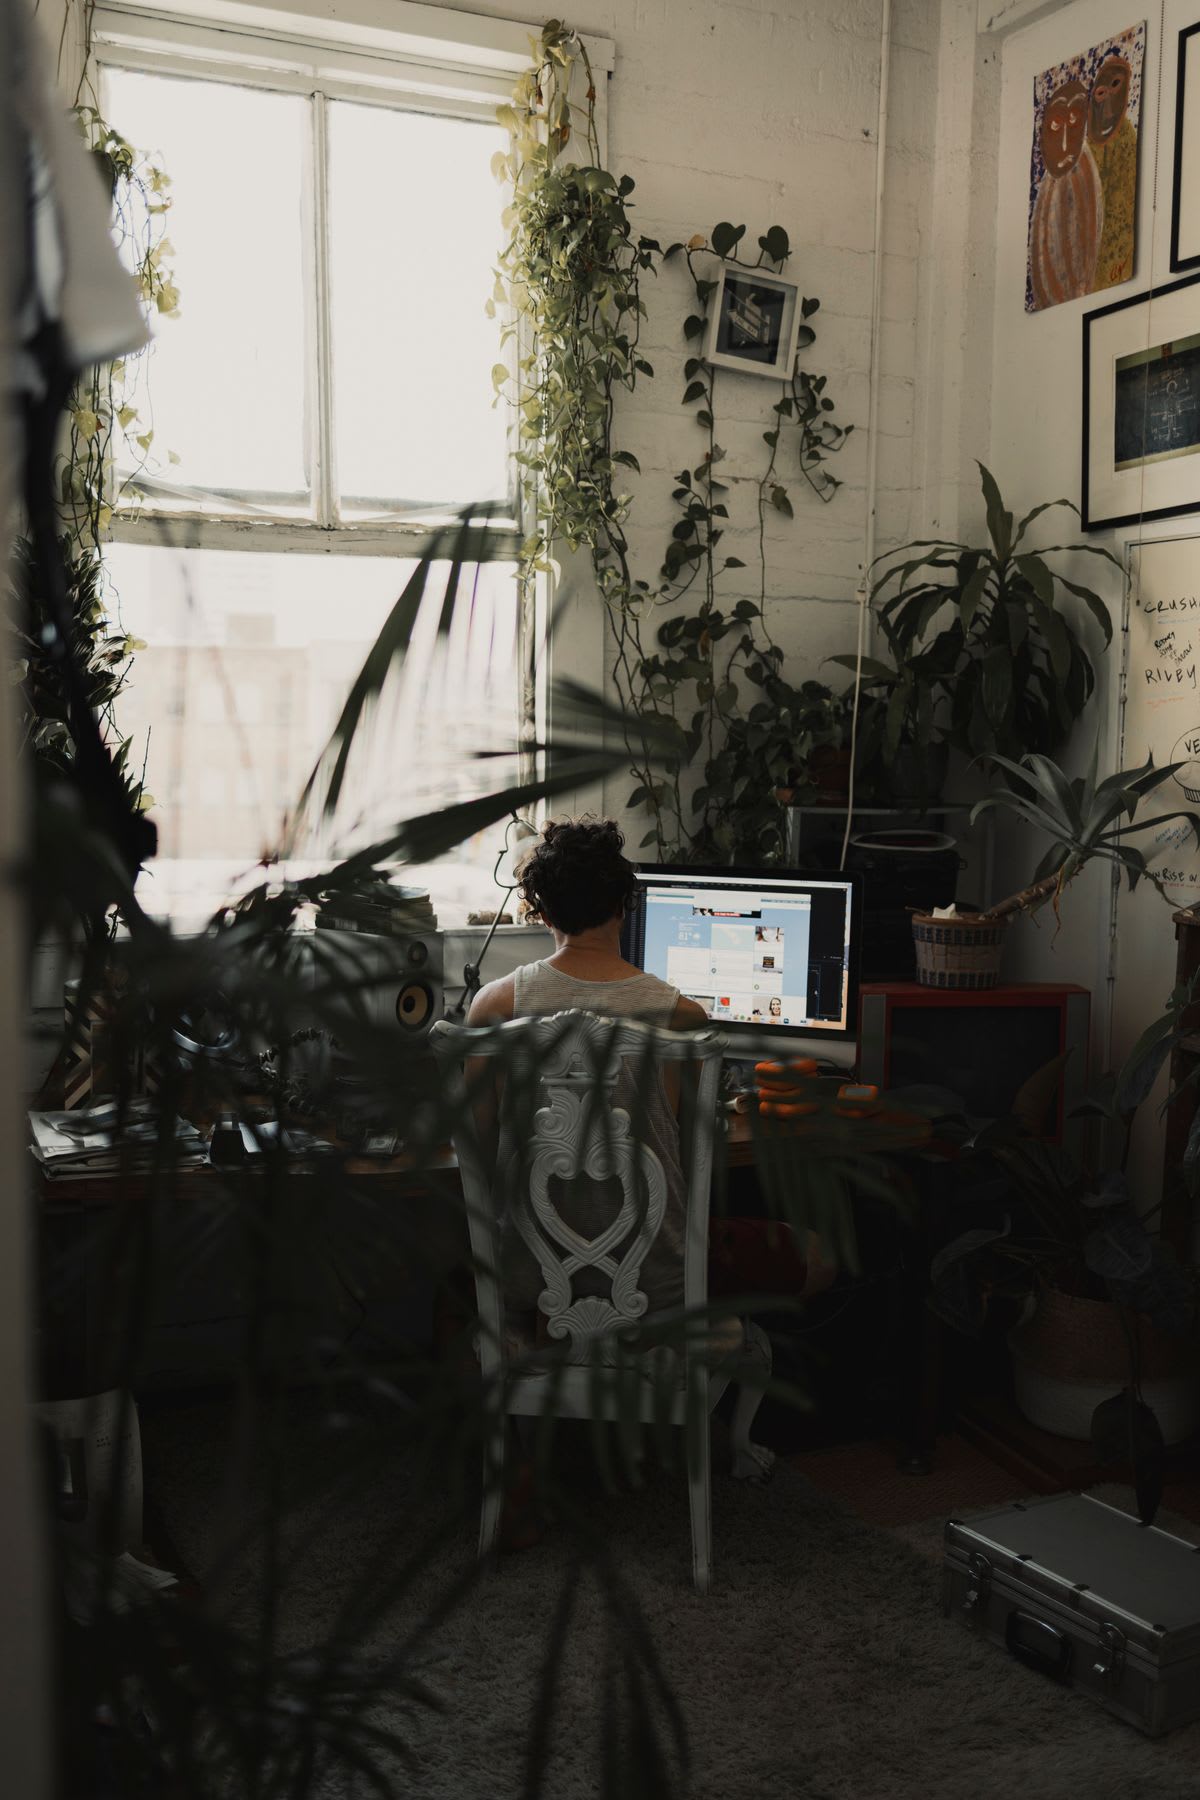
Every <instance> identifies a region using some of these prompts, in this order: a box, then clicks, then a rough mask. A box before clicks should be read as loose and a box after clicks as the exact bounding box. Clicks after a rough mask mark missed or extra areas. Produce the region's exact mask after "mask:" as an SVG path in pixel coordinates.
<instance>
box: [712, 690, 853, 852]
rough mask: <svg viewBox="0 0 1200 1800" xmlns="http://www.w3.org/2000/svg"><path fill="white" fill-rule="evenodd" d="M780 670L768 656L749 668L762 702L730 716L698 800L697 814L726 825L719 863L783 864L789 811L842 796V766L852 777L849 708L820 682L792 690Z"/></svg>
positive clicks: (718, 840) (717, 845) (717, 846)
mask: <svg viewBox="0 0 1200 1800" xmlns="http://www.w3.org/2000/svg"><path fill="white" fill-rule="evenodd" d="M778 666H779V665H778V659H776V658H774V657H768V656H761V657H753V658H752V659H751V660H749V661H748V662H747V663H746V665H745V675H746V679H747V680H748V682H749V683H750V684H751V686H752V688H757V689H758V690H759V691H760V694H761V698H760V699H758V700H755V701H753V702H752V703H751V705H750V706H749V707H748V708H747V709H746V710H745V711H744V712H742V713H734V714H732V716H731V717H730V718H729V721H728V724H727V727H726V733H725V741H724V743H723V745H722V746H721V748H720V749H719V750H718V751H717V753H716V755H715V756H713V757H710V759H709V761H708V763H707V764H706V766H705V772H704V773H705V786H704V787H703V788H702V789H700V790H698V792H697V794H696V796H695V799H694V804H695V806H696V808H697V810H699V809H700V808H701V807H707V808H709V809H712V811H713V812H714V813H715V816H716V818H717V819H718V820H719V821H720V822H721V825H722V827H723V830H722V834H721V835H720V836H717V835H716V834H715V833H714V842H713V846H712V852H711V854H712V855H713V856H716V857H718V858H720V859H727V860H729V861H733V862H749V863H762V864H768V863H779V862H782V861H784V860H785V859H786V856H787V811H786V809H787V807H788V805H790V804H801V803H810V804H811V803H812V802H814V801H817V800H818V799H820V798H821V797H822V796H823V795H828V794H829V793H830V791H831V788H832V790H833V791H834V794H835V797H836V789H837V783H838V777H839V773H840V772H841V764H844V770H845V774H846V776H847V778H848V775H849V758H848V756H845V754H844V751H845V743H846V709H845V705H844V702H843V701H842V700H840V699H839V698H837V697H836V696H835V695H834V694H833V693H832V691H831V690H830V689H829V688H827V687H825V686H823V685H822V683H821V682H819V681H805V682H802V683H801V684H800V686H799V687H798V688H795V687H792V685H791V684H790V682H788V681H786V680H785V679H784V677H783V676H782V675H781V674H779V673H778ZM839 759H840V762H839ZM843 791H844V788H843ZM701 860H706V858H701Z"/></svg>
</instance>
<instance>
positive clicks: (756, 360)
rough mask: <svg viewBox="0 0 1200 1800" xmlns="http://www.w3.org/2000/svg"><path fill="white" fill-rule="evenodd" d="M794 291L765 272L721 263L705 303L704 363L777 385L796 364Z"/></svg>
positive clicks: (796, 297) (792, 285)
mask: <svg viewBox="0 0 1200 1800" xmlns="http://www.w3.org/2000/svg"><path fill="white" fill-rule="evenodd" d="M799 330H800V290H799V288H798V287H796V285H795V283H794V282H791V281H784V280H783V279H782V277H781V276H779V275H769V274H768V273H767V272H766V270H765V269H749V268H743V267H741V266H739V265H738V264H737V263H726V264H725V266H724V268H723V269H722V270H721V275H720V278H719V280H718V282H717V285H716V287H715V289H714V290H713V293H712V295H711V296H710V302H709V314H708V334H707V336H706V338H705V342H704V360H705V362H707V363H708V364H710V366H712V367H713V368H718V369H738V370H740V371H741V373H742V374H743V375H769V376H770V377H771V378H772V379H773V380H775V381H783V380H786V378H787V377H788V376H789V375H790V374H791V372H792V366H793V364H794V363H795V360H796V342H797V337H798V334H799Z"/></svg>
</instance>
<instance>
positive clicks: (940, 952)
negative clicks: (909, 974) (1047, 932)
mask: <svg viewBox="0 0 1200 1800" xmlns="http://www.w3.org/2000/svg"><path fill="white" fill-rule="evenodd" d="M912 923H913V942H914V943H915V945H916V951H917V980H918V981H919V982H920V983H921V986H922V987H936V988H993V987H995V986H996V984H997V982H998V981H999V980H1000V960H1001V957H1002V956H1003V954H1004V935H1005V933H1006V931H1007V930H1008V920H1007V919H978V920H977V919H972V918H971V917H970V916H969V915H967V916H964V917H960V918H955V919H935V918H933V917H931V915H930V914H929V913H914V914H913V922H912Z"/></svg>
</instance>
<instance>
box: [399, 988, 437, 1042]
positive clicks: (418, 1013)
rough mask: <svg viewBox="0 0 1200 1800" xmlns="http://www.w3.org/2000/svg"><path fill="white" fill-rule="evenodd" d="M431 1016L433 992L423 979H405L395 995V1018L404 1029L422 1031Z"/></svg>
mask: <svg viewBox="0 0 1200 1800" xmlns="http://www.w3.org/2000/svg"><path fill="white" fill-rule="evenodd" d="M432 1017H433V992H432V989H430V988H429V987H427V986H426V984H425V983H424V982H423V981H406V982H405V984H404V986H403V987H402V988H401V989H400V992H399V993H398V994H397V996H396V1018H397V1020H398V1021H399V1023H400V1024H401V1025H402V1026H403V1028H404V1030H405V1031H422V1030H423V1029H424V1028H425V1026H426V1025H428V1024H429V1022H430V1020H431V1018H432Z"/></svg>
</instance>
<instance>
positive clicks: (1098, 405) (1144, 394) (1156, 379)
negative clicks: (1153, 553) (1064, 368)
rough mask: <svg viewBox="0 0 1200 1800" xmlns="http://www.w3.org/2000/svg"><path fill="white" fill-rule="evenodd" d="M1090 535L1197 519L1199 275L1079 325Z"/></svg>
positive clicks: (1085, 510)
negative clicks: (1139, 524)
mask: <svg viewBox="0 0 1200 1800" xmlns="http://www.w3.org/2000/svg"><path fill="white" fill-rule="evenodd" d="M1082 451H1083V455H1082V464H1083V466H1082V479H1081V484H1080V486H1081V493H1080V511H1081V517H1082V521H1083V525H1084V529H1085V530H1087V531H1102V530H1106V529H1110V528H1111V527H1113V526H1117V525H1132V524H1136V523H1137V522H1138V521H1139V520H1143V519H1171V518H1175V517H1178V516H1180V515H1182V514H1184V513H1192V512H1200V275H1191V276H1188V277H1187V278H1186V279H1185V280H1183V281H1172V282H1169V283H1168V284H1167V286H1166V287H1161V288H1159V289H1157V291H1153V292H1150V293H1145V294H1131V295H1129V296H1128V298H1126V299H1124V300H1114V301H1113V302H1112V303H1111V304H1110V305H1108V306H1101V307H1097V308H1096V310H1095V311H1094V312H1090V313H1086V314H1085V315H1084V320H1083V442H1082Z"/></svg>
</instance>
